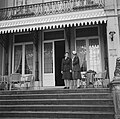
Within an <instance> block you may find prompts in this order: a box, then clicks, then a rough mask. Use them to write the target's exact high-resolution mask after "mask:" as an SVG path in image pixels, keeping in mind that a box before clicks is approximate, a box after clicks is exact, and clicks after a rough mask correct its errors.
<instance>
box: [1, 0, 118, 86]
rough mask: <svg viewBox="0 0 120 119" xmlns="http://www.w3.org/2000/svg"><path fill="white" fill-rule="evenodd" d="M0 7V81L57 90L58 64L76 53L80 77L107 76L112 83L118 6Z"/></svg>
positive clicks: (101, 2) (6, 0)
mask: <svg viewBox="0 0 120 119" xmlns="http://www.w3.org/2000/svg"><path fill="white" fill-rule="evenodd" d="M0 3H1V9H0V66H1V67H0V75H10V74H11V73H20V74H22V75H23V76H24V75H27V74H33V76H34V78H35V82H37V83H38V85H39V86H40V87H44V86H62V85H64V83H63V80H61V77H62V75H61V60H62V58H63V57H64V53H65V52H66V51H67V52H69V53H70V57H72V54H71V53H72V51H73V50H76V51H77V54H78V56H79V59H80V67H81V72H82V73H84V72H86V71H88V70H94V71H96V72H103V71H104V70H107V77H106V78H108V79H109V80H110V81H112V80H113V77H114V70H115V63H116V58H117V57H119V56H120V40H119V39H120V38H119V37H120V32H119V26H120V23H119V22H120V18H119V14H120V13H119V6H120V2H119V0H56V1H55V0H36V1H35V2H34V0H1V1H0ZM3 6H4V7H3Z"/></svg>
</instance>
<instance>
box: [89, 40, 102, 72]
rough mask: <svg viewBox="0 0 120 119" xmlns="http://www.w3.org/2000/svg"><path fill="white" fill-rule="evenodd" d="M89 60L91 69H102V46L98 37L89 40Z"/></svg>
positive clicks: (98, 70)
mask: <svg viewBox="0 0 120 119" xmlns="http://www.w3.org/2000/svg"><path fill="white" fill-rule="evenodd" d="M89 59H90V60H89V61H90V69H91V70H94V71H96V72H100V71H101V67H100V66H101V63H100V46H99V40H98V39H90V40H89Z"/></svg>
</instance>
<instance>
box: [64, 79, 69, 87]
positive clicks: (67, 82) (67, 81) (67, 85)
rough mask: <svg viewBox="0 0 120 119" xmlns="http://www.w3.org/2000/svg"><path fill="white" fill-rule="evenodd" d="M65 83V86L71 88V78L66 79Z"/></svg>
mask: <svg viewBox="0 0 120 119" xmlns="http://www.w3.org/2000/svg"><path fill="white" fill-rule="evenodd" d="M64 83H65V88H69V87H70V80H68V79H64Z"/></svg>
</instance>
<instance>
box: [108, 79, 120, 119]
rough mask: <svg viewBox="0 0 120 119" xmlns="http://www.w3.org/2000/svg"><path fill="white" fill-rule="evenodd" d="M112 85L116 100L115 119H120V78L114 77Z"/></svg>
mask: <svg viewBox="0 0 120 119" xmlns="http://www.w3.org/2000/svg"><path fill="white" fill-rule="evenodd" d="M110 85H111V89H112V94H113V100H114V108H115V119H120V77H114V80H113V81H112V82H111V83H110Z"/></svg>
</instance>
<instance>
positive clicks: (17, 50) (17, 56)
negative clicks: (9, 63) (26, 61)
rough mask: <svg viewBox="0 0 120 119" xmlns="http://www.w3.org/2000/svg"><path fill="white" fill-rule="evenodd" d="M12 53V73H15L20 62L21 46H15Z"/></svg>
mask: <svg viewBox="0 0 120 119" xmlns="http://www.w3.org/2000/svg"><path fill="white" fill-rule="evenodd" d="M14 51H15V52H14V54H15V55H14V72H15V73H16V72H17V70H18V69H19V67H20V62H21V60H22V46H15V50H14Z"/></svg>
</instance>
